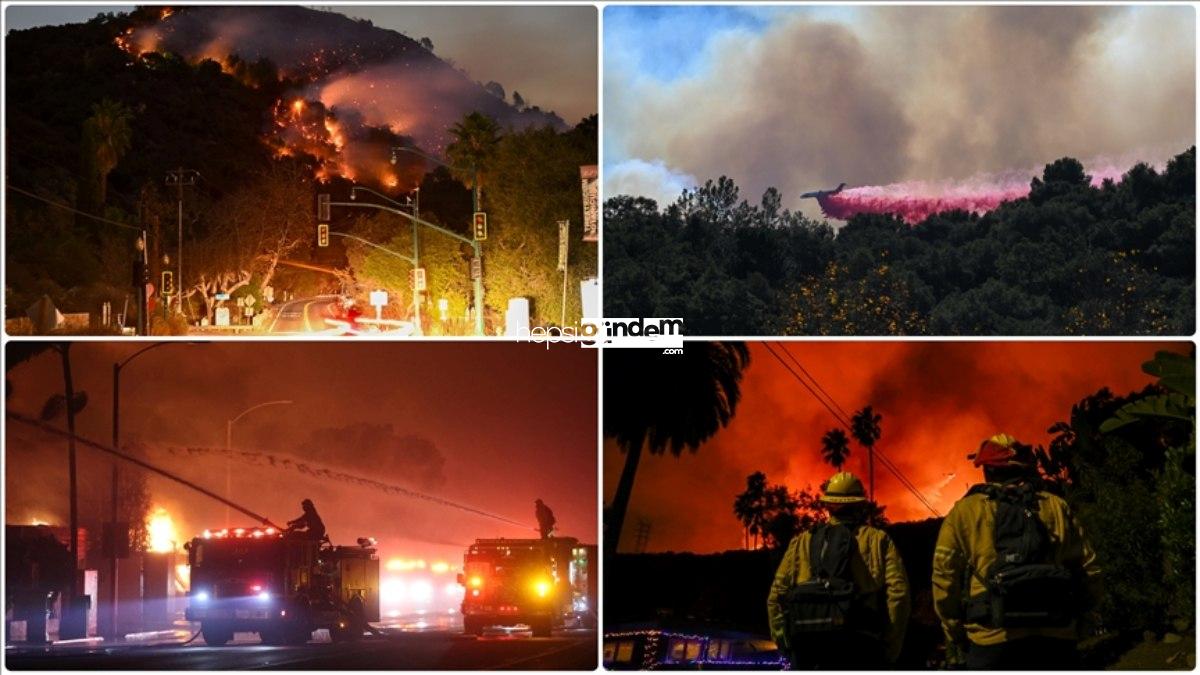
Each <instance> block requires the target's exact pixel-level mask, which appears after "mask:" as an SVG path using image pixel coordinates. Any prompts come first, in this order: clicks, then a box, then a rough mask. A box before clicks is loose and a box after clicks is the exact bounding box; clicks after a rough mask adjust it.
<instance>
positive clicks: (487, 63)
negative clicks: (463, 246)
mask: <svg viewBox="0 0 1200 675" xmlns="http://www.w3.org/2000/svg"><path fill="white" fill-rule="evenodd" d="M132 9H133V5H95V6H90V7H89V6H75V7H22V6H9V7H8V8H7V9H6V10H5V20H6V27H7V28H8V29H9V30H19V29H23V28H29V27H33V26H40V25H50V24H62V23H73V22H81V21H86V20H88V19H90V18H92V17H93V16H96V15H97V14H99V13H101V12H127V11H130V10H132ZM329 9H331V11H336V12H339V13H341V14H345V15H346V16H349V17H353V18H363V19H368V20H370V21H371V22H373V23H374V24H375V25H376V26H379V27H381V28H387V29H390V30H395V31H398V32H401V33H404V34H406V35H408V36H409V37H411V38H413V39H414V40H419V39H421V38H423V37H428V38H430V39H431V40H432V41H433V43H434V52H435V53H436V54H438V55H439V56H442V57H444V58H449V59H451V60H453V61H454V62H455V64H456V65H458V66H459V67H461V68H463V69H465V70H466V71H467V72H468V74H469V75H470V77H471V78H472V79H475V80H478V81H480V82H488V81H496V82H499V83H500V84H502V85H503V86H504V87H505V89H506V92H507V93H508V94H509V95H510V96H511V93H512V91H514V90H516V91H519V92H520V93H521V95H522V97H524V98H525V99H526V100H527V101H528V102H529V103H530V104H532V105H538V106H540V107H541V108H542V109H545V110H554V111H556V112H558V113H559V115H561V116H562V118H563V119H564V120H566V121H567V122H568V123H569V124H574V123H575V122H577V121H578V120H580V119H582V118H583V117H586V116H587V115H591V114H593V113H595V112H596V111H597V86H596V80H597V75H596V50H597V41H598V35H597V29H596V24H597V10H596V9H595V8H593V7H563V6H551V5H547V6H532V7H506V6H496V7H488V6H485V7H450V6H440V7H433V6H387V7H381V6H375V7H372V6H354V5H339V6H334V7H331V8H329Z"/></svg>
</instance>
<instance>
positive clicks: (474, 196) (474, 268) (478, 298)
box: [392, 147, 484, 335]
mask: <svg viewBox="0 0 1200 675" xmlns="http://www.w3.org/2000/svg"><path fill="white" fill-rule="evenodd" d="M397 152H408V153H411V154H414V155H417V156H418V157H424V158H425V159H427V160H429V161H431V162H433V163H435V164H441V165H442V166H444V167H446V168H447V169H454V170H456V171H462V170H463V167H460V166H454V165H453V164H448V163H446V162H444V161H442V160H440V159H438V158H437V157H434V156H432V155H427V154H425V153H423V152H421V151H419V150H417V149H416V148H407V147H394V148H392V164H395V163H396V153H397ZM471 207H472V214H475V213H479V165H478V164H476V163H475V162H474V161H472V162H471ZM414 217H415V218H417V219H418V220H419V219H420V216H419V215H415V214H414ZM472 217H474V215H472ZM422 222H424V221H422ZM436 229H441V228H436ZM454 236H457V235H454ZM459 239H463V237H459ZM466 243H468V244H470V245H471V251H472V252H473V253H474V256H473V257H472V259H471V277H472V280H473V281H474V282H475V283H474V295H475V334H476V335H483V329H484V321H483V248H482V246H480V243H479V240H477V239H470V240H466Z"/></svg>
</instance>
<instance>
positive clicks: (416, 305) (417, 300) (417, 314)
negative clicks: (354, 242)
mask: <svg viewBox="0 0 1200 675" xmlns="http://www.w3.org/2000/svg"><path fill="white" fill-rule="evenodd" d="M359 190H362V191H363V192H369V193H371V194H373V195H375V196H376V197H379V198H380V199H383V200H384V201H387V202H391V203H392V204H395V205H396V206H398V207H400V208H402V209H412V211H413V218H414V220H413V221H412V241H413V254H412V264H413V274H412V277H411V282H412V298H413V334H414V335H416V336H417V337H420V336H421V335H422V334H423V333H422V330H421V291H420V290H419V289H418V288H417V273H416V270H417V268H419V267H420V266H421V247H420V243H419V241H420V240H419V239H418V238H417V219H420V218H421V207H420V202H419V201H417V200H419V199H420V198H421V188H417V189H416V190H415V192H416V195H417V199H415V200H414V199H413V198H412V197H409V198H408V203H407V204H403V203H401V202H398V201H396V200H395V199H392V198H391V197H388V196H387V195H383V194H380V193H378V192H376V191H374V190H372V189H371V188H368V187H363V186H361V185H355V186H354V187H352V188H350V201H354V200H355V199H356V198H357V194H358V191H359ZM376 318H378V314H376Z"/></svg>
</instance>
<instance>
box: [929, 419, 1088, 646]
mask: <svg viewBox="0 0 1200 675" xmlns="http://www.w3.org/2000/svg"><path fill="white" fill-rule="evenodd" d="M968 459H972V460H974V464H975V466H977V467H981V468H982V469H983V475H984V480H985V483H983V484H980V485H976V486H974V487H972V488H971V489H970V491H968V493H967V495H966V496H965V497H963V498H962V499H960V500H959V501H958V503H956V504H955V505H954V508H953V509H952V510H951V511H950V513H949V514H948V515H947V516H946V519H945V520H944V521H943V522H942V528H941V531H940V532H939V533H938V540H937V547H936V549H935V550H934V556H933V606H934V609H935V610H936V611H937V615H938V617H939V618H940V619H941V622H942V629H943V631H944V632H945V634H946V655H947V661H948V662H950V664H951V665H959V666H962V665H965V666H966V667H968V668H972V669H983V670H1019V669H1026V668H1036V669H1049V670H1056V669H1064V668H1071V667H1078V653H1077V651H1076V645H1077V641H1078V639H1079V637H1081V634H1082V632H1083V628H1082V626H1083V625H1085V624H1087V623H1088V621H1086V620H1085V619H1089V618H1090V616H1091V612H1092V611H1093V609H1094V608H1095V607H1096V606H1097V604H1098V602H1099V598H1100V592H1101V591H1100V567H1099V565H1098V564H1097V563H1096V554H1095V552H1093V550H1092V547H1091V546H1090V545H1089V544H1088V541H1087V539H1085V538H1084V536H1083V532H1082V530H1081V529H1080V527H1079V524H1078V523H1077V522H1076V521H1075V519H1074V517H1073V516H1072V514H1071V511H1070V509H1069V508H1068V507H1067V504H1066V502H1064V501H1063V500H1062V499H1061V498H1060V497H1058V496H1056V495H1053V494H1051V493H1049V492H1045V491H1044V490H1041V489H1039V481H1037V480H1036V479H1037V474H1036V470H1035V460H1034V457H1033V449H1032V448H1031V447H1030V446H1028V445H1024V444H1022V443H1018V442H1017V441H1016V439H1014V438H1013V437H1012V436H1009V435H1007V434H997V435H996V436H993V437H992V438H989V439H987V440H985V441H984V442H983V443H982V444H981V445H980V447H979V450H978V451H977V452H975V453H973V454H971V455H969V456H968Z"/></svg>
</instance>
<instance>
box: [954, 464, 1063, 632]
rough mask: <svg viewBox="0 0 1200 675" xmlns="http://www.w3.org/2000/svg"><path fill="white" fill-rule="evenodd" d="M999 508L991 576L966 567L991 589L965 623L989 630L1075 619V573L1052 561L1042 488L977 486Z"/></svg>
mask: <svg viewBox="0 0 1200 675" xmlns="http://www.w3.org/2000/svg"><path fill="white" fill-rule="evenodd" d="M967 494H968V495H971V494H984V495H986V496H987V498H988V499H989V500H990V501H992V502H994V503H995V505H996V522H995V528H994V529H995V533H994V539H993V542H994V545H995V548H996V562H995V563H993V565H992V567H991V569H990V570H988V571H987V576H986V577H984V576H981V575H980V573H979V571H978V570H976V569H975V568H974V567H972V566H971V565H970V563H968V564H967V567H968V569H969V570H970V572H971V574H973V575H975V577H976V578H977V579H979V581H980V582H982V583H983V585H984V587H985V588H986V589H987V590H986V591H985V592H984V593H982V594H980V595H976V596H974V597H972V598H971V599H970V600H968V602H967V620H969V621H972V622H975V623H979V624H980V625H983V626H988V627H991V628H1055V627H1064V626H1067V625H1069V624H1070V623H1071V621H1073V620H1074V618H1075V615H1076V613H1077V603H1078V598H1079V587H1080V583H1079V579H1078V577H1077V575H1076V574H1074V573H1073V572H1072V571H1071V570H1069V569H1067V568H1066V567H1064V566H1062V565H1058V564H1055V563H1054V562H1053V558H1054V555H1053V551H1052V550H1051V547H1050V535H1049V533H1048V532H1047V531H1046V525H1045V524H1044V523H1042V521H1041V519H1040V518H1038V501H1039V499H1040V497H1039V496H1038V490H1037V488H1036V486H1034V485H1033V484H1030V483H1018V484H1015V485H1013V484H1007V485H996V484H982V485H976V486H975V487H973V488H971V490H970V491H968V492H967Z"/></svg>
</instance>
